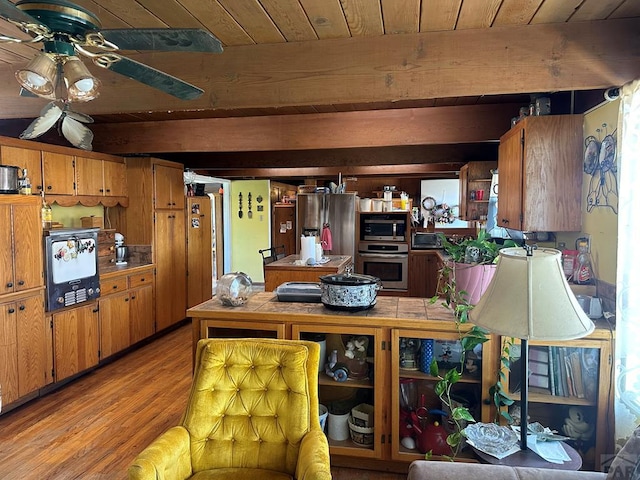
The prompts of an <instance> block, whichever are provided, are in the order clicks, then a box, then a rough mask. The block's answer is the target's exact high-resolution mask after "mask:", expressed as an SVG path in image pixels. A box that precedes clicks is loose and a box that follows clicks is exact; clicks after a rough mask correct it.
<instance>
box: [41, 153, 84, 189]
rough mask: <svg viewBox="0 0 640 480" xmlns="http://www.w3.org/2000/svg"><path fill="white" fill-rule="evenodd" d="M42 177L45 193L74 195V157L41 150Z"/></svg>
mask: <svg viewBox="0 0 640 480" xmlns="http://www.w3.org/2000/svg"><path fill="white" fill-rule="evenodd" d="M42 177H43V179H44V193H45V195H75V193H76V191H75V186H76V184H75V157H74V156H73V155H66V154H63V153H53V152H42Z"/></svg>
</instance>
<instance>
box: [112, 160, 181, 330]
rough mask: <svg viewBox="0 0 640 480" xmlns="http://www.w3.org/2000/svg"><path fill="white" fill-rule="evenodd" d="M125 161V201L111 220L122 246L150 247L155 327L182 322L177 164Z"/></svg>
mask: <svg viewBox="0 0 640 480" xmlns="http://www.w3.org/2000/svg"><path fill="white" fill-rule="evenodd" d="M126 162H127V184H128V185H131V186H132V188H131V189H130V191H129V200H130V202H129V206H128V208H126V209H120V210H119V212H118V214H117V215H114V218H113V223H114V227H115V228H116V229H117V230H118V231H120V232H122V233H123V235H124V236H125V238H126V239H127V243H128V244H130V245H151V251H152V257H153V263H154V265H155V269H156V270H155V292H156V294H155V312H156V331H159V330H163V329H165V328H167V327H169V326H171V325H173V324H175V323H177V322H179V321H181V320H183V319H184V317H185V310H186V307H187V287H186V285H187V263H186V253H187V238H186V228H185V223H186V222H185V198H186V197H185V195H184V181H183V179H182V175H183V173H182V172H183V166H182V165H181V164H179V163H175V162H168V161H165V160H159V159H154V158H128V159H127V160H126ZM178 183H179V184H180V187H179V186H178ZM133 186H135V188H133ZM156 194H157V195H159V197H157V196H156Z"/></svg>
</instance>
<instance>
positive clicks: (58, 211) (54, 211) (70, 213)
mask: <svg viewBox="0 0 640 480" xmlns="http://www.w3.org/2000/svg"><path fill="white" fill-rule="evenodd" d="M104 212H105V208H104V207H103V206H102V205H98V206H95V207H85V206H83V205H74V206H73V207H61V206H59V205H56V204H55V203H54V204H53V205H51V217H52V219H53V221H54V222H60V223H61V224H62V225H64V228H81V227H82V221H81V220H80V219H81V218H82V217H90V216H91V215H94V216H96V217H102V218H103V221H104V227H105V228H109V226H108V224H107V219H106V218H104V217H105V215H104Z"/></svg>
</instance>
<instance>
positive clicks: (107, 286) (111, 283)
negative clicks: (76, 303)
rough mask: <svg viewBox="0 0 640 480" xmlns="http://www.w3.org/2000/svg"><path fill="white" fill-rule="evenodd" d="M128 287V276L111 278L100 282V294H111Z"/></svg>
mask: <svg viewBox="0 0 640 480" xmlns="http://www.w3.org/2000/svg"><path fill="white" fill-rule="evenodd" d="M126 289H127V277H117V278H110V279H109V280H103V281H101V282H100V295H102V296H103V297H104V296H105V295H110V294H112V293H116V292H123V291H125V290H126Z"/></svg>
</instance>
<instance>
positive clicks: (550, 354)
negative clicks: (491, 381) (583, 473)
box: [505, 328, 614, 471]
mask: <svg viewBox="0 0 640 480" xmlns="http://www.w3.org/2000/svg"><path fill="white" fill-rule="evenodd" d="M612 349H613V342H612V337H611V333H610V332H609V331H608V329H605V328H599V329H596V330H595V331H594V332H593V333H592V334H591V335H589V336H587V337H584V338H581V339H578V340H569V341H564V342H561V341H555V342H540V341H531V342H529V365H530V366H531V365H532V362H533V363H535V364H536V367H535V370H536V371H537V372H538V375H545V374H546V373H547V372H548V375H549V387H546V388H541V387H531V386H530V387H529V395H528V399H529V401H528V405H529V416H530V421H531V422H535V421H538V422H540V423H541V424H542V425H544V426H546V427H549V428H551V429H552V430H557V431H558V432H559V433H560V434H561V435H562V434H564V432H563V430H562V427H563V426H564V423H565V419H566V418H568V417H569V410H570V409H571V408H572V407H573V408H575V409H576V411H579V412H580V415H581V416H582V418H583V419H584V421H585V422H586V424H588V425H590V426H591V427H592V428H593V434H592V435H591V436H590V437H589V438H585V439H580V440H577V441H575V440H568V443H570V444H571V445H572V446H573V447H574V448H576V450H578V452H579V453H580V455H581V456H582V457H583V469H585V470H596V471H600V469H601V463H600V462H601V461H602V460H603V458H604V456H605V455H606V454H607V453H609V452H611V451H613V448H614V445H613V442H612V438H611V435H610V434H609V433H608V431H609V428H608V423H609V415H608V413H609V412H608V405H609V402H610V395H611V382H612V377H613V368H612V362H611V356H612V355H613V351H612ZM534 352H535V353H534ZM574 356H575V358H573V357H574ZM541 360H542V361H541ZM572 360H576V361H572ZM567 363H569V364H570V365H571V367H570V368H567V367H566V364H567ZM554 365H555V366H554ZM541 368H542V369H543V370H540V369H541ZM544 369H546V370H544ZM530 370H531V369H530ZM519 371H520V367H519V366H515V365H513V366H512V367H511V369H510V372H506V373H507V381H506V382H505V385H507V386H509V387H510V388H511V389H512V390H514V391H511V392H509V396H510V397H511V398H513V399H514V400H516V401H518V400H519V399H520V390H519V388H518V389H517V390H516V389H515V387H516V386H517V385H518V384H519V378H518V379H515V380H514V379H513V377H514V376H516V375H515V374H516V372H519ZM540 372H542V373H540ZM551 376H554V378H553V380H552V379H551ZM563 378H564V379H565V382H567V386H568V388H571V387H569V385H570V384H573V385H574V386H575V387H576V388H577V389H578V390H577V391H570V390H569V391H565V392H564V393H561V394H559V393H558V387H556V386H555V384H556V382H558V381H562V379H563ZM529 383H530V385H531V380H530V381H529ZM562 388H563V387H562Z"/></svg>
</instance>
